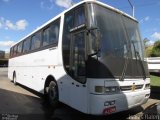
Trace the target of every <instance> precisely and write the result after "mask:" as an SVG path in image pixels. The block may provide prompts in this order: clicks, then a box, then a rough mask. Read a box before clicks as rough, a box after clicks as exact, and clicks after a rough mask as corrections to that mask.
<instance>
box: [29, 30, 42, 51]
mask: <svg viewBox="0 0 160 120" xmlns="http://www.w3.org/2000/svg"><path fill="white" fill-rule="evenodd" d="M40 45H41V34H40V32H39V33H37V34H36V35H34V36H33V37H32V44H31V50H34V49H37V48H39V47H40Z"/></svg>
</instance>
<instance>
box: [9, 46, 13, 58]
mask: <svg viewBox="0 0 160 120" xmlns="http://www.w3.org/2000/svg"><path fill="white" fill-rule="evenodd" d="M11 57H13V47H11V49H10V58H11Z"/></svg>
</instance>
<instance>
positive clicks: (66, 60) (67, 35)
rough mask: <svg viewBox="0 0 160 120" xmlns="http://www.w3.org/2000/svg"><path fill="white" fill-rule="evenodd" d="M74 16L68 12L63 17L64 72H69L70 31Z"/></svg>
mask: <svg viewBox="0 0 160 120" xmlns="http://www.w3.org/2000/svg"><path fill="white" fill-rule="evenodd" d="M73 21H74V14H73V12H70V13H69V14H67V15H66V16H65V20H64V32H63V60H64V66H65V68H66V70H67V71H68V70H69V67H70V66H69V57H70V41H71V34H70V29H71V28H73Z"/></svg>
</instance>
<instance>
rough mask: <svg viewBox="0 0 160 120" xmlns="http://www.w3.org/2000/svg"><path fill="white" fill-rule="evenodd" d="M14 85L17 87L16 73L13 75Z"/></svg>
mask: <svg viewBox="0 0 160 120" xmlns="http://www.w3.org/2000/svg"><path fill="white" fill-rule="evenodd" d="M13 83H14V85H17V82H16V73H15V72H14V73H13Z"/></svg>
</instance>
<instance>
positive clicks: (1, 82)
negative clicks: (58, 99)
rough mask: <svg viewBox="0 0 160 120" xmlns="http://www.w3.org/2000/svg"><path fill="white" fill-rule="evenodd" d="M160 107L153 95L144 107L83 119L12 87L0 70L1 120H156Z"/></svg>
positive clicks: (87, 116)
mask: <svg viewBox="0 0 160 120" xmlns="http://www.w3.org/2000/svg"><path fill="white" fill-rule="evenodd" d="M159 103H160V95H159V93H152V94H151V98H150V99H149V101H148V102H147V103H146V104H144V105H143V106H141V107H136V108H134V109H131V110H128V111H125V112H121V113H116V114H113V115H110V116H92V115H86V114H83V113H81V112H78V111H76V110H74V109H72V108H70V107H68V106H66V105H64V104H61V105H60V106H59V107H58V108H57V109H55V110H54V109H52V108H50V106H49V105H48V104H46V103H45V102H44V100H43V98H41V96H40V95H39V94H37V93H36V92H34V91H32V90H30V89H28V88H25V87H24V86H21V85H16V86H15V85H14V84H13V83H12V82H11V81H10V80H9V79H8V78H7V68H0V120H53V119H54V120H107V119H109V120H128V119H129V120H137V119H140V118H141V119H146V120H147V119H157V120H158V116H157V105H158V104H159ZM159 118H160V116H159Z"/></svg>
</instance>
